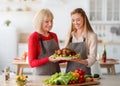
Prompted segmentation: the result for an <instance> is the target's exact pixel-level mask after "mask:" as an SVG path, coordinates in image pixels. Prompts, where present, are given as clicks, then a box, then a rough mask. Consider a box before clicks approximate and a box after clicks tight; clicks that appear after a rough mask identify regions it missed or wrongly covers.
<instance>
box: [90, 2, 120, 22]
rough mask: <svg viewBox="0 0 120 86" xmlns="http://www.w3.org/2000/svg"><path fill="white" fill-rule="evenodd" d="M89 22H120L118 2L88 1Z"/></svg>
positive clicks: (119, 5)
mask: <svg viewBox="0 0 120 86" xmlns="http://www.w3.org/2000/svg"><path fill="white" fill-rule="evenodd" d="M90 20H91V21H105V22H106V21H107V22H108V21H112V22H113V21H117V22H119V21H120V0H90Z"/></svg>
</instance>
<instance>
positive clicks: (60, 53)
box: [51, 48, 81, 60]
mask: <svg viewBox="0 0 120 86" xmlns="http://www.w3.org/2000/svg"><path fill="white" fill-rule="evenodd" d="M51 57H52V58H54V59H58V60H70V59H72V58H80V57H81V56H80V53H76V52H75V51H74V50H71V49H69V48H63V49H59V50H56V51H55V53H54V54H53V55H52V56H51Z"/></svg>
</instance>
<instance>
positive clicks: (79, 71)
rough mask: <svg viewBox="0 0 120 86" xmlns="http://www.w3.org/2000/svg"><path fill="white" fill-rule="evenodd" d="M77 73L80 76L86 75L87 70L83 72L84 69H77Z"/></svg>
mask: <svg viewBox="0 0 120 86" xmlns="http://www.w3.org/2000/svg"><path fill="white" fill-rule="evenodd" d="M75 72H76V73H79V74H80V75H84V74H85V70H82V69H78V68H77V69H75Z"/></svg>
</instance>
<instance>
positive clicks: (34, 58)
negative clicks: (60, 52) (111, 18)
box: [28, 9, 60, 75]
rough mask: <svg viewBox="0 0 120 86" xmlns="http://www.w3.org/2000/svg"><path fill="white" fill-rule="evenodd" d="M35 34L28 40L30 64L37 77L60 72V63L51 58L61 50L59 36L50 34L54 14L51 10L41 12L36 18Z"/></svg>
mask: <svg viewBox="0 0 120 86" xmlns="http://www.w3.org/2000/svg"><path fill="white" fill-rule="evenodd" d="M33 23H34V24H33V25H34V28H35V30H36V31H35V32H33V33H32V34H31V35H30V37H29V40H28V57H29V64H30V66H31V67H32V68H34V74H36V75H51V74H54V73H56V72H60V67H59V62H56V61H55V60H53V59H52V58H51V57H50V56H51V55H52V54H53V53H54V52H55V50H57V49H59V45H58V38H57V35H56V34H55V33H53V32H50V30H51V29H52V26H53V14H52V12H51V11H50V10H49V9H42V10H40V11H39V12H38V13H37V14H36V15H35V17H34V21H33Z"/></svg>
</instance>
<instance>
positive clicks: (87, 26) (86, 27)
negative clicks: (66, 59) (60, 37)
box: [65, 8, 94, 54]
mask: <svg viewBox="0 0 120 86" xmlns="http://www.w3.org/2000/svg"><path fill="white" fill-rule="evenodd" d="M76 13H77V14H80V15H81V16H82V17H83V26H84V30H85V34H86V36H85V39H86V50H88V32H94V31H93V29H92V27H91V25H90V23H89V20H88V18H87V16H86V13H85V11H84V10H83V9H82V8H76V9H74V10H73V11H72V12H71V16H72V15H73V14H76ZM74 30H75V29H74V28H73V24H72V22H71V28H70V30H69V32H68V36H67V37H68V38H67V40H66V44H65V47H67V46H68V45H69V43H70V40H71V37H72V36H71V33H72V32H73V31H74ZM86 53H87V54H88V51H87V52H86Z"/></svg>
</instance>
